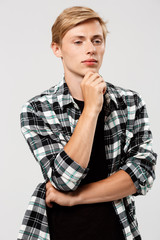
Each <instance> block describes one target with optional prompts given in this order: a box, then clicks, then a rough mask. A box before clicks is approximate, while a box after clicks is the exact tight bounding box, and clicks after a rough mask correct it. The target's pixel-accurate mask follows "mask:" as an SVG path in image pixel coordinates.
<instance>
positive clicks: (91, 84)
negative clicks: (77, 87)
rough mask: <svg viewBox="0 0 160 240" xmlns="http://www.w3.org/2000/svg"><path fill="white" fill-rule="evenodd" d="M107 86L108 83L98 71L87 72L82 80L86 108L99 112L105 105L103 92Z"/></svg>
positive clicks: (89, 110)
mask: <svg viewBox="0 0 160 240" xmlns="http://www.w3.org/2000/svg"><path fill="white" fill-rule="evenodd" d="M106 88H107V87H106V83H105V82H104V80H103V78H102V77H101V76H100V75H99V74H98V73H94V72H91V71H89V72H87V73H86V75H85V76H84V78H83V80H82V82H81V89H82V93H83V98H84V104H85V105H84V109H85V110H87V111H88V112H93V113H95V114H99V112H100V111H101V109H102V106H103V94H104V93H105V91H106Z"/></svg>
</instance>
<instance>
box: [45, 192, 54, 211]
mask: <svg viewBox="0 0 160 240" xmlns="http://www.w3.org/2000/svg"><path fill="white" fill-rule="evenodd" d="M45 201H46V205H47V206H48V207H49V208H52V207H53V205H52V202H54V196H53V193H50V194H48V195H46V199H45Z"/></svg>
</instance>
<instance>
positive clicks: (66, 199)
mask: <svg viewBox="0 0 160 240" xmlns="http://www.w3.org/2000/svg"><path fill="white" fill-rule="evenodd" d="M73 195H74V193H73V192H61V191H59V190H57V189H56V188H54V187H53V185H52V184H51V183H50V181H49V182H48V183H47V184H46V204H47V206H48V207H50V208H52V202H55V203H57V204H59V205H61V206H72V202H73Z"/></svg>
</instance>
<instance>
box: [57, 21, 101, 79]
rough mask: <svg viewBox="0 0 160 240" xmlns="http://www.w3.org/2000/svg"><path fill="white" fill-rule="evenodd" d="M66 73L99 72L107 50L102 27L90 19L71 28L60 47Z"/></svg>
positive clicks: (76, 74)
mask: <svg viewBox="0 0 160 240" xmlns="http://www.w3.org/2000/svg"><path fill="white" fill-rule="evenodd" d="M60 51H61V57H62V61H63V66H64V71H65V74H67V75H68V76H74V77H76V76H81V77H84V75H85V74H86V73H87V72H88V71H93V72H99V69H100V67H101V64H102V60H103V55H104V51H105V43H104V38H103V31H102V27H101V25H100V23H99V21H97V20H89V21H86V22H84V23H81V24H79V25H78V26H76V27H74V28H72V29H70V30H69V31H68V32H67V33H66V34H65V36H64V37H63V39H62V45H61V47H60Z"/></svg>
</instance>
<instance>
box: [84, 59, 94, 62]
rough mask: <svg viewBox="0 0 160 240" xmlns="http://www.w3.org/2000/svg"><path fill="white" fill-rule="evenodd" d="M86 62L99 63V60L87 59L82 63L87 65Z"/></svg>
mask: <svg viewBox="0 0 160 240" xmlns="http://www.w3.org/2000/svg"><path fill="white" fill-rule="evenodd" d="M85 62H91V63H97V60H96V59H86V60H84V61H82V63H85Z"/></svg>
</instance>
